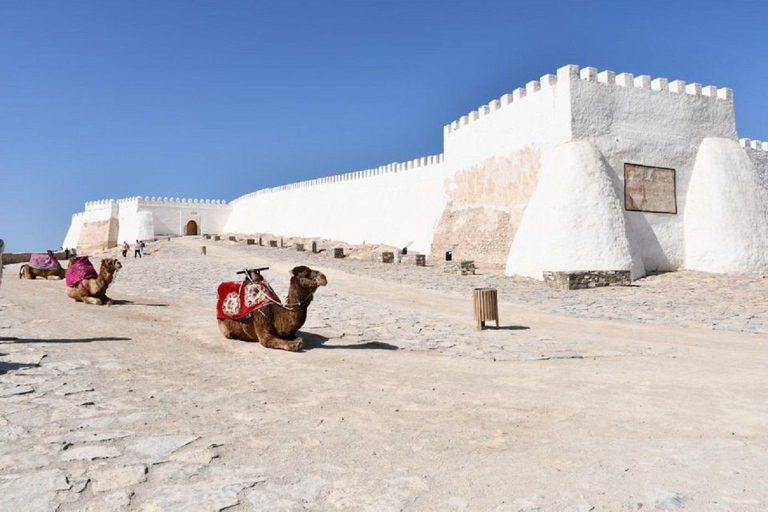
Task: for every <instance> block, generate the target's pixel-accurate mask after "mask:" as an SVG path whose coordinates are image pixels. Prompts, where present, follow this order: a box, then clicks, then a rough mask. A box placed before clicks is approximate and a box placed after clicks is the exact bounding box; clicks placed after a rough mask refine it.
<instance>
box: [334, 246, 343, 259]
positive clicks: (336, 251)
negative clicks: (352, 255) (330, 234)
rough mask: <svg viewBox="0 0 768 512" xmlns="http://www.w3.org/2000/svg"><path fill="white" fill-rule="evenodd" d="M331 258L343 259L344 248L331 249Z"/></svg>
mask: <svg viewBox="0 0 768 512" xmlns="http://www.w3.org/2000/svg"><path fill="white" fill-rule="evenodd" d="M333 257H334V258H343V257H344V248H343V247H334V248H333Z"/></svg>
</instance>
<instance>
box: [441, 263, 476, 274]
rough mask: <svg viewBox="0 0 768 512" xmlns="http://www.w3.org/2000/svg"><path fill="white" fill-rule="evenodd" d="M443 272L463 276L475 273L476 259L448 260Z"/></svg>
mask: <svg viewBox="0 0 768 512" xmlns="http://www.w3.org/2000/svg"><path fill="white" fill-rule="evenodd" d="M443 272H447V273H449V274H458V275H462V276H468V275H475V260H456V261H446V262H445V265H444V266H443Z"/></svg>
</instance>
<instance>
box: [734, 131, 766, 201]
mask: <svg viewBox="0 0 768 512" xmlns="http://www.w3.org/2000/svg"><path fill="white" fill-rule="evenodd" d="M739 144H740V145H741V147H742V148H744V150H745V151H746V153H747V155H748V156H749V159H750V160H752V164H753V165H754V166H755V169H756V171H757V174H758V178H759V180H760V183H761V184H762V186H763V187H764V188H765V189H766V190H768V142H763V141H760V140H752V139H739Z"/></svg>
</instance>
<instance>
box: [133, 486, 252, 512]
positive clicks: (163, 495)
mask: <svg viewBox="0 0 768 512" xmlns="http://www.w3.org/2000/svg"><path fill="white" fill-rule="evenodd" d="M264 480H265V479H264V478H261V479H259V480H250V481H242V482H216V481H201V482H196V483H191V484H181V485H168V486H165V487H160V488H159V489H157V490H155V491H154V492H153V493H152V495H151V496H150V497H149V499H148V500H147V501H145V502H144V503H143V504H142V505H141V507H140V508H141V510H142V511H144V512H174V511H178V512H186V511H188V510H217V511H220V510H223V509H226V508H229V507H234V506H235V505H238V504H239V503H240V500H239V499H238V497H237V495H238V494H239V493H240V492H242V491H243V490H244V489H248V488H250V487H253V486H254V485H256V484H257V483H258V482H260V481H261V482H263V481H264Z"/></svg>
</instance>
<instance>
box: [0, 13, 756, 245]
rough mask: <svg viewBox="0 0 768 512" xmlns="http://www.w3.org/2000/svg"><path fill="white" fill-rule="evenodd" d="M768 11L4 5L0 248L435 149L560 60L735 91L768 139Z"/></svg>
mask: <svg viewBox="0 0 768 512" xmlns="http://www.w3.org/2000/svg"><path fill="white" fill-rule="evenodd" d="M766 52H768V2H737V1H729V2H714V1H707V0H699V1H696V2H682V1H672V0H666V1H664V2H657V1H653V0H644V1H642V2H622V1H620V0H611V1H607V2H579V1H575V0H572V1H565V2H557V1H546V2H537V1H533V0H531V1H527V2H514V1H482V0H472V1H471V0H467V1H450V0H442V1H420V0H407V1H406V0H403V1H398V0H389V1H376V0H360V1H348V0H334V1H322V0H307V1H290V0H280V1H274V0H271V1H245V0H226V1H216V0H206V1H196V0H178V1H173V0H148V1H142V0H130V1H129V0H122V1H118V0H111V1H104V0H93V1H77V0H71V1H61V0H52V1H42V0H35V1H26V2H25V1H11V0H0V238H4V239H5V241H6V250H9V251H23V250H43V249H46V248H58V247H59V246H60V245H61V243H62V240H63V239H64V235H65V234H66V230H67V227H68V226H69V221H70V216H71V215H72V214H73V213H75V212H78V211H82V209H83V203H84V202H85V201H87V200H95V199H106V198H114V199H117V198H121V197H126V196H134V195H141V196H169V197H170V196H173V197H189V198H210V199H225V200H228V201H229V200H232V199H234V198H236V197H238V196H240V195H243V194H245V193H248V192H252V191H254V190H257V189H259V188H264V187H270V186H275V185H280V184H284V183H290V182H293V181H298V180H303V179H311V178H316V177H320V176H325V175H329V174H337V173H342V172H350V171H355V170H361V169H366V168H370V167H375V166H379V165H383V164H387V163H390V162H393V161H404V160H409V159H412V158H416V157H420V156H426V155H431V154H436V153H440V152H442V127H443V125H444V124H447V123H449V122H450V121H452V120H453V119H456V118H458V117H460V116H462V115H464V114H466V113H468V112H469V111H471V110H474V109H476V108H477V107H478V106H479V105H482V104H485V103H487V102H488V101H489V100H491V99H494V98H498V97H500V96H501V95H502V94H504V93H506V92H510V91H512V90H513V89H515V88H517V87H520V86H523V85H524V84H525V83H526V82H528V81H530V80H534V79H538V77H540V76H541V75H543V74H545V73H553V72H554V71H555V70H556V69H557V68H558V67H561V66H563V65H565V64H578V65H579V66H593V67H597V68H599V69H611V70H614V71H616V72H622V71H627V72H630V73H634V74H635V75H639V74H648V75H651V76H653V77H659V76H661V77H666V78H669V79H670V80H673V79H681V80H685V81H687V82H700V83H702V84H704V85H716V86H718V87H732V88H733V89H734V91H735V93H734V94H735V102H736V116H737V126H738V130H739V135H740V136H742V137H749V138H753V139H760V140H768V125H767V124H766V122H767V121H768V99H766V95H767V94H768V93H767V92H766V84H768V65H766Z"/></svg>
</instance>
